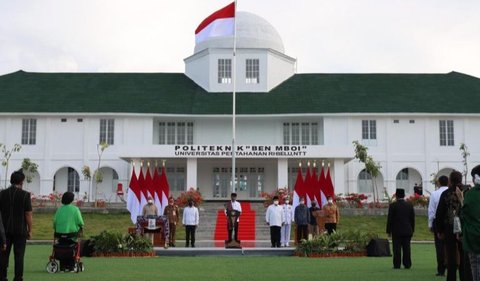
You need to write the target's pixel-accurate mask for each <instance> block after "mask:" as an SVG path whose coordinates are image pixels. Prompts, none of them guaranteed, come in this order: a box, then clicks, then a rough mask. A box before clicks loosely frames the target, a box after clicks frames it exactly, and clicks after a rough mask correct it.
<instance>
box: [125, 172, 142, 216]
mask: <svg viewBox="0 0 480 281" xmlns="http://www.w3.org/2000/svg"><path fill="white" fill-rule="evenodd" d="M128 187H129V190H128V196H127V210H128V211H129V212H130V218H131V220H132V222H133V223H137V216H138V210H139V206H140V197H141V195H140V186H139V185H138V180H137V175H136V174H135V167H133V169H132V176H131V178H130V184H129V185H128Z"/></svg>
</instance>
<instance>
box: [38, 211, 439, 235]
mask: <svg viewBox="0 0 480 281" xmlns="http://www.w3.org/2000/svg"><path fill="white" fill-rule="evenodd" d="M52 218H53V214H34V218H33V219H34V223H33V239H34V240H45V239H52V236H53V230H52ZM83 219H84V221H85V226H86V227H85V237H90V236H92V235H96V234H99V233H100V232H102V231H103V230H111V231H118V232H121V233H126V232H127V229H128V227H132V226H133V224H132V222H131V221H130V215H129V214H84V215H83ZM386 221H387V218H386V217H385V216H382V217H380V216H356V217H347V216H343V217H341V220H340V224H339V225H338V230H340V231H348V230H355V229H359V230H361V231H366V232H375V233H378V234H379V235H380V236H381V237H386V234H385V224H386ZM292 231H293V230H292ZM184 237H185V230H184V228H183V227H182V226H181V225H180V226H177V238H178V239H180V240H181V239H184ZM292 237H293V236H292ZM432 238H433V237H432V234H431V233H430V231H429V230H428V227H427V218H426V217H421V216H417V218H416V231H415V234H414V236H413V240H417V241H419V240H422V241H423V240H432Z"/></svg>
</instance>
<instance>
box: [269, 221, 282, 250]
mask: <svg viewBox="0 0 480 281" xmlns="http://www.w3.org/2000/svg"><path fill="white" fill-rule="evenodd" d="M281 230H282V227H281V226H270V241H271V242H272V247H277V248H280V238H281V237H280V234H281V232H280V231H281Z"/></svg>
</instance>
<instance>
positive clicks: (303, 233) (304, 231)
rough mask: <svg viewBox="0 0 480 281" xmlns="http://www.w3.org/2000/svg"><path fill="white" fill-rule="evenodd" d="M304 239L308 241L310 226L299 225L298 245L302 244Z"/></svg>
mask: <svg viewBox="0 0 480 281" xmlns="http://www.w3.org/2000/svg"><path fill="white" fill-rule="evenodd" d="M302 239H305V240H308V224H305V225H298V224H297V244H300V241H301V240H302Z"/></svg>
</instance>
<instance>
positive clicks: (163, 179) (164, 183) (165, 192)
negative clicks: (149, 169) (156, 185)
mask: <svg viewBox="0 0 480 281" xmlns="http://www.w3.org/2000/svg"><path fill="white" fill-rule="evenodd" d="M160 188H161V190H162V201H161V202H162V212H161V213H160V214H162V215H163V211H164V210H165V207H167V205H168V196H170V187H169V186H168V180H167V172H166V170H165V167H162V174H161V175H160Z"/></svg>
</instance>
